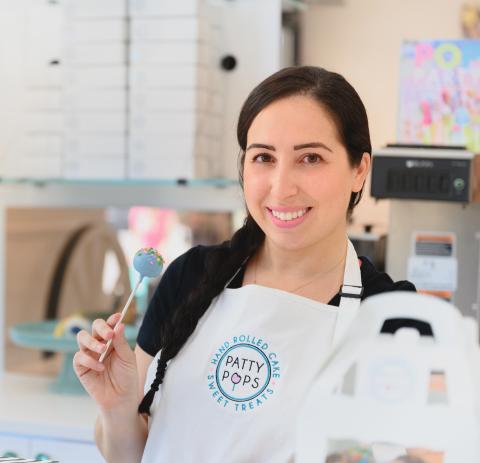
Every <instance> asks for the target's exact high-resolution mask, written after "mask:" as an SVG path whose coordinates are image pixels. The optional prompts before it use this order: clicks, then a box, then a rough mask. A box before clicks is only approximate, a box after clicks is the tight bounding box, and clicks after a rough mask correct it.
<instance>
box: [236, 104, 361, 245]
mask: <svg viewBox="0 0 480 463" xmlns="http://www.w3.org/2000/svg"><path fill="white" fill-rule="evenodd" d="M369 166H370V157H369V156H368V154H364V156H363V159H362V162H361V163H360V164H359V166H357V167H351V165H350V163H349V159H348V155H347V151H346V149H345V147H344V146H343V145H342V143H341V142H340V140H339V137H338V134H337V129H336V126H335V124H334V122H333V120H332V118H331V117H330V116H329V114H328V113H327V112H326V111H325V110H324V109H323V108H322V106H320V105H319V104H318V103H317V102H316V101H315V100H314V99H313V98H311V97H308V96H292V97H288V98H283V99H281V100H278V101H275V102H273V103H271V104H270V105H269V106H267V107H266V108H264V109H263V110H262V111H261V112H260V113H259V114H258V115H257V116H256V118H255V119H254V120H253V122H252V124H251V126H250V129H249V131H248V134H247V149H246V153H245V163H244V167H243V176H244V193H245V201H246V203H247V207H248V210H249V211H250V214H251V215H252V217H253V218H254V219H255V221H256V222H257V223H258V225H259V226H260V228H261V229H262V230H263V232H264V233H265V235H266V237H267V239H268V240H271V241H272V242H273V243H275V244H276V245H278V246H280V247H282V248H285V249H299V248H302V247H308V246H311V245H314V244H316V243H317V242H320V241H322V240H325V239H327V238H328V237H329V236H331V235H332V234H334V233H336V232H340V233H344V232H345V227H346V212H347V209H348V204H349V201H350V195H351V193H352V192H357V191H359V190H360V189H361V188H362V185H363V183H364V181H365V177H366V175H367V173H368V169H369Z"/></svg>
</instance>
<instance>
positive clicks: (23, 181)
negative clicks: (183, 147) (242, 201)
mask: <svg viewBox="0 0 480 463" xmlns="http://www.w3.org/2000/svg"><path fill="white" fill-rule="evenodd" d="M1 184H6V185H33V186H43V185H65V186H68V185H86V186H88V185H95V186H101V185H106V186H108V185H111V186H135V185H139V186H193V187H197V186H207V187H219V188H225V187H232V186H233V187H235V186H238V180H233V179H226V178H208V179H181V178H179V179H129V178H126V179H66V178H9V177H0V185H1Z"/></svg>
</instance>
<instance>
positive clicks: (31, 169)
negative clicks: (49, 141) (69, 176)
mask: <svg viewBox="0 0 480 463" xmlns="http://www.w3.org/2000/svg"><path fill="white" fill-rule="evenodd" d="M0 176H2V177H6V178H32V179H42V178H43V179H45V178H61V177H62V156H61V155H58V156H43V155H36V156H18V155H14V156H10V155H8V156H5V157H4V158H3V159H2V160H1V162H0Z"/></svg>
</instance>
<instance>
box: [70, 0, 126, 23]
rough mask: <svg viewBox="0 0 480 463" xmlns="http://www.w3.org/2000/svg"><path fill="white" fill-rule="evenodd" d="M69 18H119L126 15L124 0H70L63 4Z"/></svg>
mask: <svg viewBox="0 0 480 463" xmlns="http://www.w3.org/2000/svg"><path fill="white" fill-rule="evenodd" d="M65 15H66V16H67V17H68V18H69V19H87V18H89V19H92V18H121V17H125V16H127V2H126V1H125V0H101V1H98V0H70V1H68V2H66V4H65Z"/></svg>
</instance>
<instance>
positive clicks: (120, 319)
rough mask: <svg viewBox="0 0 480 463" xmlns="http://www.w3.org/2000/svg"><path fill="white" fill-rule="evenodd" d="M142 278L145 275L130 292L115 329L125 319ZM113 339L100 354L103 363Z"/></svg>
mask: <svg viewBox="0 0 480 463" xmlns="http://www.w3.org/2000/svg"><path fill="white" fill-rule="evenodd" d="M142 280H143V275H142V276H141V277H140V280H138V283H137V285H136V286H135V288H133V291H132V292H131V293H130V296H129V298H128V301H127V303H126V304H125V307H124V308H123V310H122V313H121V314H120V318H119V320H118V322H117V324H116V325H115V327H114V328H113V331H115V330H116V329H117V326H118V325H120V323H122V320H123V319H124V317H125V314H126V313H127V310H128V307H129V306H130V304H131V302H132V299H133V296H134V295H135V293H136V291H137V289H138V287H139V286H140V283H141V282H142ZM112 340H113V338H112V339H110V340H109V341H108V342H107V348H106V349H105V351H104V352H103V354H102V355H100V358H99V359H98V361H99V362H100V363H102V362H103V360H104V359H105V356H106V355H107V352H108V349H109V347H110V345H111V344H112Z"/></svg>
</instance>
